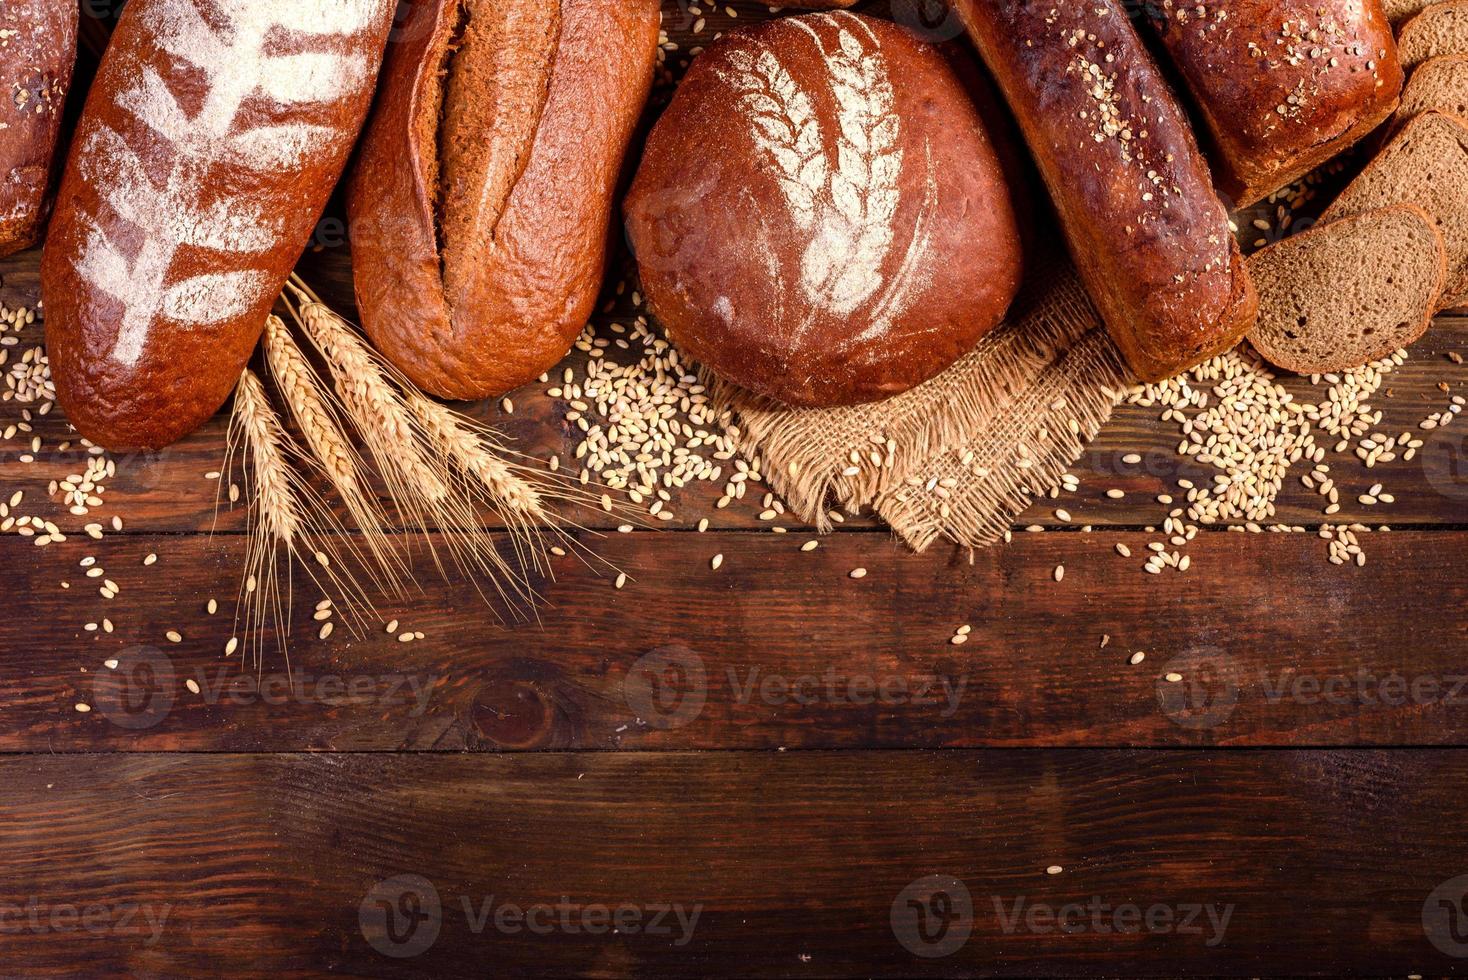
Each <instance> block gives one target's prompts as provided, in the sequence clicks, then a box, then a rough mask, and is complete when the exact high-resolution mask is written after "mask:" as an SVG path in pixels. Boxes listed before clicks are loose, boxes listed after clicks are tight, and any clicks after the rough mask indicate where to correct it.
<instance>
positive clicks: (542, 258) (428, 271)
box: [347, 0, 659, 399]
mask: <svg viewBox="0 0 1468 980" xmlns="http://www.w3.org/2000/svg"><path fill="white" fill-rule="evenodd" d="M407 17H408V19H407V20H406V22H405V25H404V28H403V32H402V36H403V40H402V43H398V44H394V45H393V46H392V50H391V51H390V52H389V55H388V60H387V65H386V67H385V69H384V81H383V87H382V93H381V94H380V95H379V97H378V102H377V108H376V109H375V110H374V114H373V119H372V122H371V123H370V124H369V126H368V130H367V135H366V136H365V137H364V139H363V143H362V149H361V152H360V154H359V158H358V163H357V166H356V168H355V171H354V173H353V176H352V179H351V182H350V187H349V191H348V196H347V210H348V217H349V219H350V224H349V227H350V229H351V240H352V272H353V277H354V281H355V284H356V292H357V304H358V307H359V308H360V311H361V315H362V325H363V327H364V328H365V329H366V330H367V333H368V334H369V335H370V336H371V338H372V340H373V342H374V343H375V344H376V345H377V347H378V349H379V350H380V351H382V353H383V354H384V355H386V356H387V357H388V358H389V359H390V360H391V361H392V362H393V363H394V364H395V365H397V367H398V368H399V369H400V370H401V371H402V372H403V373H404V374H406V375H407V376H408V377H409V378H410V379H412V381H413V382H414V383H415V384H417V385H418V386H419V387H420V388H422V389H424V390H425V391H428V392H430V393H432V394H434V395H438V396H440V397H444V398H458V399H474V398H483V397H486V396H489V395H498V394H502V393H504V392H506V391H509V390H510V389H512V388H516V387H519V386H520V385H522V384H525V383H526V382H529V381H532V380H534V379H535V377H536V376H537V375H539V374H541V373H543V372H544V371H547V370H549V369H550V368H551V367H552V366H554V365H555V363H556V362H557V361H559V360H560V359H561V358H563V357H565V355H566V351H567V350H569V349H570V347H571V344H572V342H573V341H575V339H576V336H577V335H578V334H579V333H580V332H581V330H582V328H583V327H584V326H585V325H586V321H587V319H588V318H589V317H590V316H591V313H592V310H593V308H594V306H595V303H596V299H597V295H598V293H599V292H600V290H601V285H602V278H603V273H604V271H605V264H606V251H607V235H608V230H609V226H610V223H611V216H612V209H613V203H614V202H613V197H614V193H615V190H616V185H617V180H618V176H619V174H620V171H621V166H622V160H623V157H624V155H625V153H626V150H627V146H628V144H629V142H630V141H631V139H632V135H633V131H634V129H635V128H636V125H637V121H638V119H639V117H640V116H641V114H642V110H643V107H644V105H645V103H646V101H647V96H648V92H649V90H650V89H651V87H652V78H653V70H654V66H655V64H656V58H657V45H658V17H659V8H658V0H413V2H412V4H411V5H410V7H409V8H408V14H407Z"/></svg>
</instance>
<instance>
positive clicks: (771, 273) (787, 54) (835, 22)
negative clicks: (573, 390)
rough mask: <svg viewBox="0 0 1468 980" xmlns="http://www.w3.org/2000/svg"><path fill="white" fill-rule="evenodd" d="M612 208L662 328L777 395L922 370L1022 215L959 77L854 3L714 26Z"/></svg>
mask: <svg viewBox="0 0 1468 980" xmlns="http://www.w3.org/2000/svg"><path fill="white" fill-rule="evenodd" d="M626 212H627V228H628V233H629V236H630V238H631V241H632V245H633V249H634V251H635V252H636V255H637V261H638V265H639V268H640V269H641V272H642V282H643V285H644V287H645V288H646V290H647V295H648V299H649V301H650V302H651V304H652V308H653V311H654V312H655V313H656V314H657V315H658V318H659V319H660V320H661V321H662V323H663V324H664V326H665V327H666V328H667V330H668V335H669V336H670V337H671V338H672V339H673V341H674V342H675V343H677V344H678V346H679V348H680V349H681V350H683V351H684V352H685V353H687V354H689V355H690V356H692V357H693V358H694V359H695V360H698V361H699V362H700V363H702V364H703V365H705V366H706V367H708V368H709V369H711V370H712V371H714V372H715V373H716V374H718V375H719V376H720V377H722V378H724V379H726V380H728V381H732V382H735V383H737V384H739V385H741V386H743V387H745V388H748V389H751V390H753V391H757V392H759V393H761V394H764V395H766V396H768V397H770V398H774V399H777V400H779V401H781V402H784V403H786V404H794V405H801V406H807V407H829V406H837V405H850V404H856V403H860V402H870V401H875V400H878V399H881V398H886V397H889V396H892V395H896V394H898V393H900V392H903V391H906V390H908V389H910V388H912V387H914V386H915V385H917V384H919V383H921V382H923V381H926V380H928V379H929V378H931V377H933V376H934V375H936V374H938V373H939V372H941V371H942V370H943V369H944V368H946V367H948V366H949V365H950V364H952V363H953V362H954V361H955V360H957V359H958V358H959V357H961V356H962V355H964V354H966V353H967V352H968V351H969V350H971V349H972V348H973V346H974V345H975V344H976V343H977V342H978V341H979V339H980V338H981V337H982V336H983V335H984V334H986V333H987V332H988V331H989V330H991V329H992V328H993V327H994V326H995V325H996V324H997V323H998V322H999V321H1000V319H1001V318H1002V317H1003V315H1004V312H1005V310H1006V309H1007V308H1008V307H1009V303H1010V301H1011V300H1012V299H1013V298H1014V295H1015V292H1016V290H1017V289H1018V287H1019V281H1020V265H1021V245H1020V232H1019V227H1018V223H1017V221H1016V218H1015V212H1014V208H1013V205H1012V202H1011V200H1010V194H1009V189H1008V186H1007V184H1006V181H1005V177H1004V173H1003V170H1002V168H1001V165H1000V162H999V159H998V157H997V155H996V153H995V151H994V148H993V146H992V144H991V142H990V139H989V136H988V133H987V130H986V127H985V125H984V122H983V120H982V118H981V117H980V115H979V112H978V110H977V109H976V107H975V104H974V100H973V99H972V97H971V96H970V93H969V91H968V90H967V89H966V88H965V86H964V84H963V83H962V81H961V80H960V78H959V77H958V75H957V74H955V72H954V71H953V69H952V68H951V67H950V65H949V63H948V61H947V60H946V59H945V58H944V57H943V55H942V53H941V52H940V51H939V50H938V49H937V48H936V47H935V46H934V45H931V44H925V43H922V42H921V41H920V40H919V39H917V38H916V37H914V36H913V35H912V34H911V33H909V32H908V31H906V30H903V29H902V28H901V27H898V26H897V25H895V24H894V23H893V22H891V21H887V20H879V19H876V18H870V17H864V16H861V15H858V14H851V13H846V12H838V13H830V14H806V15H803V16H800V17H788V18H784V19H782V20H777V21H773V22H770V23H766V24H760V25H758V26H756V27H752V28H748V29H743V30H737V31H731V32H729V33H728V34H726V35H725V36H724V37H723V38H721V39H719V40H718V41H716V42H714V43H713V44H711V45H710V46H709V48H708V50H706V51H705V52H704V53H703V54H701V55H700V56H699V57H698V59H697V60H696V61H695V62H694V64H693V66H692V68H691V69H690V70H689V72H688V75H687V77H686V78H685V79H684V81H683V83H682V85H680V86H679V89H678V92H677V94H676V95H675V96H674V98H673V102H672V104H671V105H670V106H669V107H668V109H667V111H666V112H665V113H664V114H663V117H662V118H661V119H660V120H659V121H658V124H657V126H656V128H655V129H654V130H653V133H652V136H651V137H650V138H649V140H648V144H647V150H646V152H645V153H644V155H643V159H642V164H641V166H640V167H639V169H638V172H637V178H636V180H635V181H634V182H633V185H632V189H631V192H630V193H629V194H628V195H627V202H626Z"/></svg>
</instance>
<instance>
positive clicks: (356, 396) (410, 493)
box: [291, 282, 538, 606]
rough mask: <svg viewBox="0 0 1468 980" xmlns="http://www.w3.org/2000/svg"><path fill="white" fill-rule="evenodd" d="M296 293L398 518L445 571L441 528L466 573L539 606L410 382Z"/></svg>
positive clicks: (299, 289)
mask: <svg viewBox="0 0 1468 980" xmlns="http://www.w3.org/2000/svg"><path fill="white" fill-rule="evenodd" d="M291 290H292V292H293V294H294V296H295V298H296V300H297V301H298V304H299V305H298V306H292V307H291V309H292V313H293V314H294V315H295V317H296V319H297V321H298V322H299V323H300V324H301V327H302V329H303V330H304V332H305V334H306V336H307V337H309V338H310V339H311V342H312V343H313V344H314V345H315V346H316V348H317V349H318V350H319V351H320V352H321V354H322V356H323V357H324V358H325V359H326V363H327V366H328V368H329V369H330V373H331V376H332V386H333V390H334V391H335V392H336V394H337V397H338V398H339V399H340V400H341V403H342V407H343V409H344V410H345V412H346V414H347V415H348V417H349V418H350V419H351V420H352V424H353V426H354V427H355V428H356V429H357V431H358V432H359V433H360V434H361V436H362V442H363V444H364V445H365V446H366V448H367V453H368V455H369V456H370V457H371V459H372V462H373V464H374V465H375V466H376V468H377V471H378V473H379V474H380V475H381V476H382V479H383V481H384V483H386V485H387V488H388V493H389V495H390V496H391V497H392V499H393V502H394V505H395V506H396V507H397V508H398V514H399V517H400V518H402V520H403V522H404V523H406V524H407V525H409V526H411V527H412V528H414V529H416V530H418V531H420V532H422V534H423V537H424V539H425V540H426V541H427V542H428V546H429V549H430V551H431V553H432V555H433V559H434V563H435V565H436V566H437V567H438V568H439V571H440V573H444V572H445V570H444V568H443V563H442V561H441V560H440V556H439V553H438V549H437V548H435V547H434V544H433V542H434V538H433V532H434V531H440V532H442V538H441V540H442V541H443V542H444V544H445V545H446V547H447V548H448V550H449V553H450V556H451V557H452V559H453V560H454V562H455V563H456V564H457V565H459V567H460V568H462V569H464V570H466V571H472V570H479V571H483V572H485V573H486V574H487V575H488V577H489V580H490V582H491V584H492V585H493V586H494V589H495V591H496V592H497V593H498V594H499V595H500V597H501V599H503V600H505V601H506V603H507V604H508V605H510V606H518V605H519V602H517V601H516V600H523V601H527V602H530V603H534V602H535V601H536V600H537V599H538V597H537V596H536V595H535V593H534V590H533V589H532V588H531V586H530V583H529V582H528V581H527V579H526V577H525V575H524V573H523V572H522V571H520V570H519V569H517V568H516V567H514V566H512V565H511V564H510V563H509V562H507V561H506V560H505V558H504V556H503V555H501V554H500V552H499V549H498V548H497V547H496V546H495V543H494V539H493V537H492V536H491V535H490V534H489V532H488V531H486V530H485V528H484V527H483V526H482V525H481V523H480V521H479V515H478V514H477V512H476V511H475V508H474V505H473V500H472V498H471V497H468V496H466V495H464V494H462V493H458V492H456V489H457V485H456V480H455V474H454V471H453V467H452V466H451V464H450V462H449V461H448V460H446V459H445V458H443V457H442V455H441V454H439V453H437V452H435V451H433V450H431V448H430V445H431V440H429V439H428V437H427V435H426V434H425V433H424V432H423V431H422V425H421V423H420V422H419V420H418V418H417V416H416V415H414V413H413V412H412V411H411V410H410V409H409V407H408V403H407V399H406V396H405V395H404V394H403V392H404V391H405V390H406V391H409V392H413V389H412V387H411V385H409V384H408V383H407V381H406V380H405V379H402V378H398V377H395V376H394V374H393V372H392V370H391V368H389V367H388V366H387V365H386V364H385V363H384V362H383V361H382V360H381V359H380V357H379V356H378V355H377V354H376V352H374V351H373V350H372V348H371V347H369V346H368V345H367V343H366V342H365V341H364V340H363V339H362V337H361V335H359V334H358V333H357V331H356V330H355V329H353V328H352V327H351V326H350V325H348V324H347V322H346V321H345V320H343V319H342V318H341V317H339V316H338V315H337V314H336V313H335V312H333V311H332V310H331V309H330V308H329V307H327V306H326V305H325V304H323V303H322V302H320V300H318V299H317V298H316V297H315V295H314V294H312V293H310V292H309V291H308V290H306V289H305V288H304V287H303V286H301V285H297V284H296V283H294V282H293V283H292V285H291ZM517 544H518V542H517ZM477 584H478V583H477V581H476V585H477ZM507 589H508V591H507Z"/></svg>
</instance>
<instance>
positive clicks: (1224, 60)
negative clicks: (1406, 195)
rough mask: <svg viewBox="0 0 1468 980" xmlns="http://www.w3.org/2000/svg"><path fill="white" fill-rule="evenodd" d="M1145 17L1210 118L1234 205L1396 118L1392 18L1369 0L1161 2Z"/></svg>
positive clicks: (1398, 73) (1397, 68)
mask: <svg viewBox="0 0 1468 980" xmlns="http://www.w3.org/2000/svg"><path fill="white" fill-rule="evenodd" d="M1142 9H1143V10H1144V11H1145V12H1146V14H1147V17H1146V21H1147V22H1148V23H1149V24H1150V25H1151V27H1152V30H1153V31H1154V32H1155V33H1156V35H1157V36H1158V38H1159V39H1160V40H1161V42H1162V47H1163V49H1164V51H1165V52H1166V54H1167V55H1168V57H1169V58H1170V59H1171V61H1172V63H1173V64H1174V65H1175V66H1176V68H1177V70H1178V74H1179V75H1180V76H1181V77H1182V79H1183V81H1184V82H1185V83H1186V84H1187V86H1188V89H1189V90H1190V91H1191V92H1192V94H1193V104H1194V106H1195V107H1196V108H1197V110H1198V113H1199V115H1200V116H1201V117H1202V119H1203V121H1204V123H1206V124H1207V133H1206V134H1203V135H1205V136H1206V137H1207V141H1206V145H1207V147H1208V148H1209V149H1210V150H1211V151H1212V152H1211V153H1210V161H1211V162H1212V164H1213V176H1214V178H1215V180H1216V182H1217V184H1218V187H1219V189H1220V190H1221V191H1223V192H1224V193H1225V194H1226V195H1228V197H1229V198H1231V199H1232V205H1233V208H1235V209H1237V208H1244V207H1248V206H1249V205H1251V204H1253V203H1255V202H1256V201H1259V200H1261V199H1262V198H1263V197H1265V196H1266V195H1267V194H1269V193H1270V192H1272V191H1275V190H1278V189H1279V188H1281V187H1283V186H1284V185H1286V184H1288V183H1290V182H1291V181H1294V180H1296V179H1298V178H1299V177H1301V176H1303V175H1304V174H1306V173H1309V172H1310V171H1311V170H1314V169H1315V168H1316V167H1318V166H1319V165H1320V164H1322V163H1324V162H1325V161H1327V160H1329V159H1331V158H1332V157H1335V156H1338V155H1339V154H1340V153H1342V152H1343V151H1344V150H1346V149H1347V148H1348V147H1350V146H1351V145H1353V144H1354V143H1356V142H1357V141H1358V140H1360V139H1361V138H1362V137H1363V136H1365V135H1366V134H1367V133H1369V132H1371V131H1372V130H1373V129H1375V128H1376V127H1377V125H1378V124H1379V123H1381V122H1382V120H1384V119H1386V118H1387V117H1388V116H1389V115H1391V113H1392V110H1393V109H1394V108H1395V107H1396V104H1397V96H1398V95H1399V94H1400V93H1401V90H1402V67H1401V65H1400V64H1399V63H1398V62H1397V50H1396V44H1395V43H1394V42H1393V40H1392V31H1391V25H1390V24H1389V23H1387V19H1386V16H1385V15H1384V14H1383V13H1382V11H1381V7H1380V6H1379V5H1378V4H1376V3H1370V2H1368V3H1362V2H1361V0H1213V2H1210V3H1209V4H1208V5H1207V6H1206V7H1204V6H1200V5H1198V4H1196V3H1189V2H1182V0H1178V2H1174V0H1162V2H1158V3H1146V4H1143V5H1142Z"/></svg>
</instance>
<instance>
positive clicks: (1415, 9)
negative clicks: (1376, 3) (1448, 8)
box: [1381, 0, 1438, 24]
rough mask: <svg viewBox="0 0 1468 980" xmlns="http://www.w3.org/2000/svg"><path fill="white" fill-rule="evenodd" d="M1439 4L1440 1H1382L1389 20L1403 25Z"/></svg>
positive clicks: (1382, 7) (1382, 6)
mask: <svg viewBox="0 0 1468 980" xmlns="http://www.w3.org/2000/svg"><path fill="white" fill-rule="evenodd" d="M1437 2H1438V0H1382V3H1381V9H1382V10H1384V11H1386V18H1387V20H1389V21H1391V22H1392V23H1393V24H1401V23H1404V22H1406V21H1408V20H1410V19H1412V18H1413V17H1416V16H1417V15H1418V14H1420V13H1422V11H1423V10H1425V9H1427V8H1428V7H1431V6H1432V5H1433V4H1434V3H1437Z"/></svg>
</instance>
